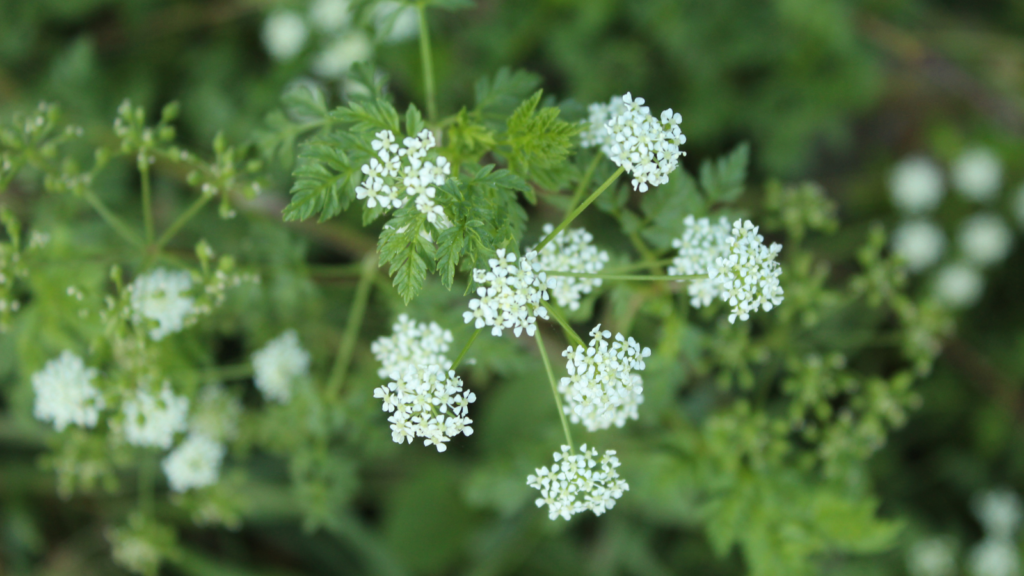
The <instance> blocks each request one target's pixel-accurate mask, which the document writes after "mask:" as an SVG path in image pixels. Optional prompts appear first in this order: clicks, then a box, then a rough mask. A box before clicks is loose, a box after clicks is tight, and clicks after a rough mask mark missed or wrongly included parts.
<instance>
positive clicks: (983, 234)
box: [958, 212, 1013, 266]
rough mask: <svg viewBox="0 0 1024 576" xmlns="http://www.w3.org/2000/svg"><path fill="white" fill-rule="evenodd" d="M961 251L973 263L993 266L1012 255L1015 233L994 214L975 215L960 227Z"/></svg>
mask: <svg viewBox="0 0 1024 576" xmlns="http://www.w3.org/2000/svg"><path fill="white" fill-rule="evenodd" d="M958 239H959V242H960V250H961V251H962V252H963V253H964V256H966V257H967V259H968V260H970V261H971V262H973V263H975V264H977V265H979V266H991V265H993V264H996V263H998V262H1001V261H1003V260H1005V259H1006V257H1007V256H1009V255H1010V247H1011V246H1012V245H1013V231H1012V230H1011V229H1010V227H1009V226H1008V225H1007V224H1006V222H1005V221H1004V220H1003V218H1002V217H1001V216H999V215H998V214H995V213H992V212H982V213H979V214H974V215H972V216H970V217H969V218H967V219H966V220H964V221H963V224H961V225H960V235H959V238H958Z"/></svg>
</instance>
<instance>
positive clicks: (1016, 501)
mask: <svg viewBox="0 0 1024 576" xmlns="http://www.w3.org/2000/svg"><path fill="white" fill-rule="evenodd" d="M972 508H973V510H974V515H975V516H976V517H977V518H978V522H979V523H980V524H981V526H982V528H984V529H985V535H986V536H988V537H993V538H1003V539H1012V538H1013V536H1014V534H1015V533H1016V532H1017V528H1019V527H1020V521H1021V513H1022V510H1021V501H1020V496H1018V495H1017V494H1016V493H1015V492H1013V491H1012V490H1006V489H1000V490H989V491H988V492H985V493H984V494H981V495H980V496H978V497H977V498H976V499H975V500H974V502H973V503H972Z"/></svg>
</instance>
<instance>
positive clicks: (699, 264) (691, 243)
mask: <svg viewBox="0 0 1024 576" xmlns="http://www.w3.org/2000/svg"><path fill="white" fill-rule="evenodd" d="M730 231H731V227H730V225H729V221H728V220H726V219H725V218H724V217H722V218H720V219H719V221H718V222H716V223H714V224H712V223H711V221H710V220H708V219H707V218H699V219H698V218H694V217H693V215H689V216H687V217H686V218H684V219H683V236H682V237H681V238H676V239H675V240H673V241H672V247H673V248H675V249H677V250H678V253H677V255H676V257H675V258H673V259H672V265H671V266H669V267H668V273H669V275H670V276H696V275H704V276H706V275H707V274H708V270H709V269H710V268H711V266H713V265H714V264H715V261H716V260H718V259H719V258H723V257H727V256H728V255H729V232H730ZM687 292H688V293H689V295H690V306H693V307H694V308H702V307H704V306H710V305H711V302H712V301H714V300H715V299H716V298H718V296H719V288H718V286H717V284H716V283H715V282H714V281H713V280H712V279H711V278H710V277H707V278H700V279H695V280H690V281H689V283H688V284H687Z"/></svg>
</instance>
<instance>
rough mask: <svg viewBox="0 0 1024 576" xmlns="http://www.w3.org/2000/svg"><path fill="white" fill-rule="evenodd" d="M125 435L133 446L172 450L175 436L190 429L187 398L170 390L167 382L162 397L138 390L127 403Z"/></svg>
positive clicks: (140, 388) (124, 406)
mask: <svg viewBox="0 0 1024 576" xmlns="http://www.w3.org/2000/svg"><path fill="white" fill-rule="evenodd" d="M121 410H122V411H123V412H124V435H125V439H126V440H128V443H129V444H132V445H133V446H155V447H157V448H163V449H164V450H166V449H168V448H170V447H171V444H172V443H173V442H174V435H175V434H176V433H178V432H184V431H185V429H186V428H187V427H188V398H186V397H184V396H178V395H176V394H175V393H174V391H173V390H171V383H170V382H164V384H163V387H162V388H161V389H160V394H159V395H157V396H153V395H152V394H150V393H149V392H148V391H147V390H145V388H144V387H139V389H138V390H137V391H136V392H135V397H134V398H129V399H127V400H125V401H124V404H123V405H122V406H121Z"/></svg>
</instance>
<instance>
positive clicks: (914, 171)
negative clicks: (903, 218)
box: [889, 155, 946, 214]
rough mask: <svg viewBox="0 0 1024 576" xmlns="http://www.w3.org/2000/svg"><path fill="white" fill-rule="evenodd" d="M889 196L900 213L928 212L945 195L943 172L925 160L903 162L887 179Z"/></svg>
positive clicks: (913, 159) (916, 156) (919, 158)
mask: <svg viewBox="0 0 1024 576" xmlns="http://www.w3.org/2000/svg"><path fill="white" fill-rule="evenodd" d="M889 194H890V197H891V198H892V203H893V204H895V205H896V208H898V209H899V210H900V211H901V212H906V213H909V214H920V213H923V212H930V211H932V210H934V209H935V208H937V207H938V206H939V203H941V202H942V198H943V196H945V195H946V189H945V183H944V182H943V177H942V170H941V169H940V168H939V167H938V166H937V165H936V164H935V162H934V161H932V160H931V159H929V158H928V157H927V156H923V155H915V156H909V157H907V158H904V159H903V160H900V161H899V162H897V163H896V166H894V167H893V169H892V174H891V175H890V176H889Z"/></svg>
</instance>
